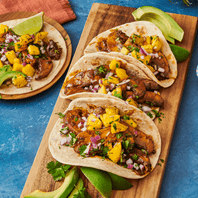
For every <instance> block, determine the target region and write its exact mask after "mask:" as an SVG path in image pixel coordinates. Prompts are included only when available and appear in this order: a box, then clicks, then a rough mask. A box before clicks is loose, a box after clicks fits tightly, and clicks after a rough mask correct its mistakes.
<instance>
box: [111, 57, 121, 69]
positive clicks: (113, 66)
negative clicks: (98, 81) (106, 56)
mask: <svg viewBox="0 0 198 198" xmlns="http://www.w3.org/2000/svg"><path fill="white" fill-rule="evenodd" d="M118 67H120V62H119V61H117V60H116V59H113V60H112V61H111V63H110V65H109V68H110V69H111V70H115V69H116V68H118Z"/></svg>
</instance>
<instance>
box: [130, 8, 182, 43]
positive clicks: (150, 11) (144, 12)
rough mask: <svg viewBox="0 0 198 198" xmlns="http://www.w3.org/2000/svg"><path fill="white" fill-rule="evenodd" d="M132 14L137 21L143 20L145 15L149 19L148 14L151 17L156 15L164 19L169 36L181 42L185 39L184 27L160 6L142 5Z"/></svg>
mask: <svg viewBox="0 0 198 198" xmlns="http://www.w3.org/2000/svg"><path fill="white" fill-rule="evenodd" d="M132 15H133V16H134V18H135V20H137V21H139V20H141V21H142V20H144V18H145V17H146V18H147V21H148V16H149V17H153V16H156V17H157V18H158V20H159V19H160V20H161V21H163V23H164V25H165V27H166V29H167V30H169V33H168V36H169V37H172V38H174V39H176V40H178V41H180V42H181V41H182V39H183V36H184V31H183V29H182V28H181V27H180V26H179V25H178V24H177V22H176V21H175V20H174V19H173V18H172V17H171V16H170V15H169V14H167V13H165V12H164V11H162V10H160V9H158V8H155V7H153V6H142V7H139V8H138V9H137V10H135V11H134V12H133V13H132ZM152 15H153V16H152ZM153 18H155V17H153ZM152 22H153V21H152Z"/></svg>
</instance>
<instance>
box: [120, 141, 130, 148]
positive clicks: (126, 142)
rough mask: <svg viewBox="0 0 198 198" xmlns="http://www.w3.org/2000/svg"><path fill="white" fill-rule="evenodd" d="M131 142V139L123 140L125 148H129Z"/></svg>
mask: <svg viewBox="0 0 198 198" xmlns="http://www.w3.org/2000/svg"><path fill="white" fill-rule="evenodd" d="M129 143H130V140H125V141H123V142H122V144H123V146H124V148H125V149H128V147H129Z"/></svg>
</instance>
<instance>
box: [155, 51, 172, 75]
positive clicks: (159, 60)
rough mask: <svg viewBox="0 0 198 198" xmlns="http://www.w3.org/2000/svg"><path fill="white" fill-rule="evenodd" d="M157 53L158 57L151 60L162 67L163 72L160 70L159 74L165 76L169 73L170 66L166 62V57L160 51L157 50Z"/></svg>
mask: <svg viewBox="0 0 198 198" xmlns="http://www.w3.org/2000/svg"><path fill="white" fill-rule="evenodd" d="M158 55H159V57H158V58H153V59H152V61H153V62H154V63H155V64H156V65H158V67H159V68H162V69H164V72H160V75H161V76H162V77H164V78H165V77H167V76H168V74H169V71H170V66H169V64H168V61H167V59H166V57H165V56H164V55H163V54H162V53H161V52H158ZM158 71H159V69H158Z"/></svg>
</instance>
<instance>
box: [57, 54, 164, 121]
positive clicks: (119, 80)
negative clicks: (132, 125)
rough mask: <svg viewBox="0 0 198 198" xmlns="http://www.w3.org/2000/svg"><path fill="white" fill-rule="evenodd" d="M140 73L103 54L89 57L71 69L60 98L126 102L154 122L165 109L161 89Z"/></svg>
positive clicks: (136, 69) (135, 68)
mask: <svg viewBox="0 0 198 198" xmlns="http://www.w3.org/2000/svg"><path fill="white" fill-rule="evenodd" d="M159 88H160V86H159V85H158V84H157V83H156V82H154V81H153V80H151V79H150V78H149V77H148V76H147V75H146V74H145V73H144V72H143V71H142V70H141V69H139V68H138V67H136V66H135V65H133V64H129V63H128V62H126V61H125V60H123V59H121V58H117V57H113V56H108V55H104V54H102V53H99V52H98V53H92V54H86V55H85V56H83V57H82V58H81V59H79V60H78V61H77V62H76V64H75V65H74V66H73V67H72V68H71V70H70V71H69V73H68V76H67V78H66V81H65V82H64V84H63V87H62V89H61V92H60V97H62V98H67V99H75V98H78V97H103V98H105V99H106V98H114V99H117V100H124V101H125V102H126V103H127V104H130V105H134V106H136V107H138V108H140V109H142V110H143V111H144V112H146V113H147V114H148V115H149V116H150V117H151V118H154V116H155V114H156V113H157V111H158V110H159V107H163V105H164V100H163V98H162V97H161V95H160V93H159V91H158V89H159Z"/></svg>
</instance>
